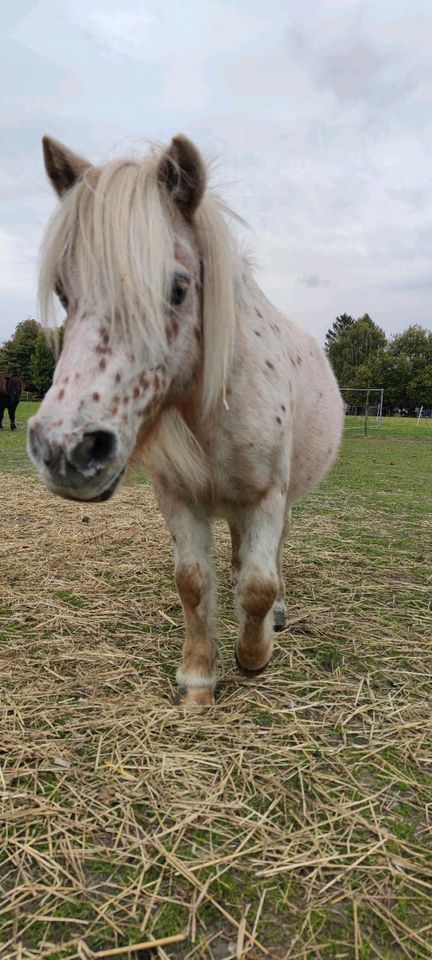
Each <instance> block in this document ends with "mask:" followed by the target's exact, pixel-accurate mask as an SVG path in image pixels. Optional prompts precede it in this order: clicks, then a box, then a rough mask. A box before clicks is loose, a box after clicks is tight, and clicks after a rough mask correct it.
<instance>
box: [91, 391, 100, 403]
mask: <svg viewBox="0 0 432 960" xmlns="http://www.w3.org/2000/svg"><path fill="white" fill-rule="evenodd" d="M92 400H94V401H95V403H97V402H98V400H100V394H99V393H97V392H95V393H92Z"/></svg>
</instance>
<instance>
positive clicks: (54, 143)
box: [42, 137, 91, 197]
mask: <svg viewBox="0 0 432 960" xmlns="http://www.w3.org/2000/svg"><path fill="white" fill-rule="evenodd" d="M42 146H43V155H44V160H45V169H46V172H47V174H48V176H49V178H50V180H51V183H52V185H53V187H54V190H55V191H56V193H58V195H59V197H62V196H63V194H64V193H66V190H70V188H71V187H73V185H74V184H75V183H76V182H77V180H79V179H80V177H82V175H83V173H84V171H85V170H87V169H88V167H90V166H91V164H90V163H89V162H88V160H84V158H83V157H79V156H77V154H76V153H72V150H68V148H67V147H65V146H64V145H63V144H62V143H59V141H58V140H53V139H52V138H51V137H43V138H42Z"/></svg>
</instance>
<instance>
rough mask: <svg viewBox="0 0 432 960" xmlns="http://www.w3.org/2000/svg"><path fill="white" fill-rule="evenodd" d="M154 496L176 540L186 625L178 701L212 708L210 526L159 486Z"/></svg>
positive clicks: (213, 649) (213, 590) (213, 593)
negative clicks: (156, 497)
mask: <svg viewBox="0 0 432 960" xmlns="http://www.w3.org/2000/svg"><path fill="white" fill-rule="evenodd" d="M156 493H157V496H158V499H159V504H160V508H161V510H162V513H163V515H164V517H165V520H166V522H167V525H168V529H169V531H170V533H171V536H172V538H173V543H174V560H175V576H176V582H177V589H178V592H179V595H180V599H181V602H182V605H183V611H184V616H185V622H186V640H185V643H184V646H183V657H182V663H181V666H180V667H179V669H178V670H177V683H178V686H179V699H180V702H181V703H182V704H183V705H184V706H186V707H195V706H208V705H210V704H212V703H214V689H215V686H216V681H217V664H218V650H217V644H216V640H215V638H214V635H215V626H214V621H215V606H216V582H215V575H214V571H213V565H212V560H211V529H210V523H209V521H208V519H207V518H206V517H205V515H204V514H202V513H200V512H198V511H195V510H194V509H192V508H191V507H189V506H188V505H187V504H185V503H183V502H182V501H180V500H178V499H177V498H176V497H175V496H174V495H172V494H170V493H167V491H166V490H165V489H162V488H161V487H160V485H157V486H156Z"/></svg>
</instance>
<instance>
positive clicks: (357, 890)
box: [0, 476, 432, 960]
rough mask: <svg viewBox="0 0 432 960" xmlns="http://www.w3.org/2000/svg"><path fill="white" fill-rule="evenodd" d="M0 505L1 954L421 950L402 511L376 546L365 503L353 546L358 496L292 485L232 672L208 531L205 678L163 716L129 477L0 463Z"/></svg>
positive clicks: (257, 957)
mask: <svg viewBox="0 0 432 960" xmlns="http://www.w3.org/2000/svg"><path fill="white" fill-rule="evenodd" d="M0 497H1V504H2V516H3V517H4V518H5V519H4V521H3V523H2V544H1V554H2V560H3V564H2V582H1V591H2V605H3V612H2V614H1V619H0V630H1V641H2V642H1V655H2V663H1V691H2V697H1V699H2V736H1V743H0V754H1V756H2V764H1V770H0V777H1V780H0V793H1V800H2V806H1V810H2V820H3V828H2V844H1V859H0V863H1V876H2V894H1V905H0V911H1V912H0V943H1V944H2V950H3V953H2V956H3V957H5V958H11V960H12V958H15V957H17V958H20V960H36V958H37V960H42V958H45V957H46V958H48V957H50V958H54V960H56V958H59V960H72V958H79V960H90V958H94V957H99V958H102V957H103V958H109V957H126V958H127V957H130V958H133V957H135V960H145V958H150V957H155V958H161V960H167V958H168V960H170V958H173V960H174V958H176V960H177V958H182V960H192V958H194V960H199V958H202V960H204V958H205V960H228V958H230V957H232V958H235V957H248V958H249V960H261V958H263V957H271V958H285V960H310V958H324V960H327V958H337V957H340V958H342V957H346V958H349V960H351V958H352V960H363V958H369V957H370V958H375V957H376V958H387V960H388V958H390V957H391V958H392V960H396V958H398V957H401V958H403V957H408V958H412V960H414V958H416V960H422V958H425V960H426V958H429V957H430V956H431V940H432V909H431V892H432V863H431V846H430V826H431V824H430V818H431V814H432V790H431V777H430V762H431V739H432V738H431V711H430V693H431V667H432V663H431V648H430V634H431V631H430V619H429V612H428V593H427V585H426V582H425V578H424V573H425V563H424V561H425V556H426V550H427V544H428V542H430V541H429V540H428V531H427V530H426V528H424V546H423V547H422V545H421V536H423V534H421V535H420V536H419V531H418V529H417V528H416V531H415V546H412V545H411V546H410V545H408V546H407V545H406V543H405V544H404V543H402V544H401V537H402V531H403V532H404V534H405V536H406V537H407V538H408V540H407V543H408V544H409V543H410V541H409V537H410V536H411V535H412V534H413V531H412V529H411V526H410V525H411V524H412V519H411V518H410V516H409V515H408V514H407V515H406V516H405V517H404V518H403V519H402V520H401V519H399V521H398V525H397V530H396V528H395V525H394V523H393V520H392V517H391V516H390V515H389V514H388V513H386V509H385V508H384V507H383V508H382V510H381V514H380V535H379V538H378V540H379V542H378V541H377V531H376V525H377V512H375V513H374V514H371V511H370V510H368V509H366V507H365V506H362V504H361V502H359V503H358V504H357V505H355V506H353V504H352V502H351V498H349V497H343V496H342V494H341V495H340V496H339V497H337V496H336V494H334V495H332V496H330V495H327V500H326V497H325V496H323V495H321V497H320V498H319V501H318V499H317V500H316V501H315V500H313V499H311V500H309V501H308V504H307V505H306V506H305V507H304V508H302V517H301V521H299V522H298V523H296V524H295V528H294V532H293V537H292V540H291V545H290V547H288V548H287V552H286V576H287V584H288V590H289V598H288V599H289V625H288V629H287V630H286V631H285V633H284V634H282V635H280V636H279V637H278V638H277V652H276V655H275V657H274V660H273V662H272V664H271V666H270V667H269V669H268V671H267V672H266V673H265V674H264V675H263V677H261V678H260V679H259V681H256V682H250V681H247V680H245V679H244V678H243V677H242V676H241V675H239V673H238V672H237V670H236V669H235V665H234V658H233V649H234V637H235V632H236V626H235V621H234V619H233V613H232V604H231V597H230V590H229V587H228V564H227V558H228V553H229V551H228V539H227V535H226V532H225V529H224V528H223V527H222V526H218V527H217V532H216V550H215V553H216V563H217V566H218V569H219V574H220V584H221V588H220V598H221V610H220V634H221V638H222V639H221V649H222V656H223V662H224V675H223V678H222V680H221V683H220V687H219V695H218V704H217V706H216V707H215V708H212V709H211V710H209V711H207V712H206V713H204V714H202V715H199V716H195V715H189V716H183V715H182V714H181V712H179V710H178V709H177V708H175V707H173V706H172V705H171V702H170V695H171V694H172V693H173V691H174V673H175V667H176V665H177V663H178V661H179V658H180V652H181V646H182V638H183V627H182V614H181V608H180V605H179V600H178V596H177V593H176V590H175V584H174V579H173V567H172V558H171V547H170V543H169V540H168V536H167V534H166V531H165V527H164V524H163V521H162V519H161V517H160V515H159V513H158V511H157V508H156V505H155V501H154V498H153V494H152V491H151V489H150V488H149V487H147V486H138V487H133V488H131V489H127V490H124V491H122V492H121V494H120V495H119V496H118V497H117V498H115V499H114V500H113V501H111V502H110V503H109V504H104V505H101V506H92V507H89V506H87V505H83V506H80V505H77V504H70V503H67V502H62V501H60V500H58V499H55V498H53V497H51V496H50V495H49V494H48V493H47V492H45V491H44V490H43V489H42V488H41V486H40V484H39V483H38V482H37V481H35V480H33V479H30V478H24V477H6V476H2V478H1V490H0ZM318 504H319V507H318V509H319V511H320V512H318V509H317V505H318ZM353 510H355V513H353ZM429 537H430V534H429ZM371 544H372V546H371ZM374 544H375V547H374V546H373V545H374ZM422 552H423V555H422ZM383 555H385V557H386V564H385V565H383V560H382V557H383ZM395 570H396V571H397V573H398V576H397V577H396V578H395ZM400 573H403V574H404V578H401V577H400ZM150 948H151V949H150Z"/></svg>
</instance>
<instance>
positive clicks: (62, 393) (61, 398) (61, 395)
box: [58, 389, 65, 400]
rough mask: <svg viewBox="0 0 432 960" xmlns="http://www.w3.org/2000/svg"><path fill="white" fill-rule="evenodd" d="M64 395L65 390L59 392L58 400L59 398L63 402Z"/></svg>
mask: <svg viewBox="0 0 432 960" xmlns="http://www.w3.org/2000/svg"><path fill="white" fill-rule="evenodd" d="M64 393H65V392H64V390H63V389H62V390H59V392H58V398H59V400H63V397H64Z"/></svg>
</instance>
